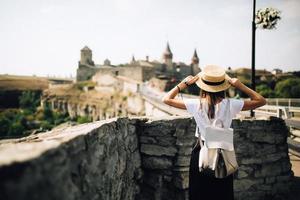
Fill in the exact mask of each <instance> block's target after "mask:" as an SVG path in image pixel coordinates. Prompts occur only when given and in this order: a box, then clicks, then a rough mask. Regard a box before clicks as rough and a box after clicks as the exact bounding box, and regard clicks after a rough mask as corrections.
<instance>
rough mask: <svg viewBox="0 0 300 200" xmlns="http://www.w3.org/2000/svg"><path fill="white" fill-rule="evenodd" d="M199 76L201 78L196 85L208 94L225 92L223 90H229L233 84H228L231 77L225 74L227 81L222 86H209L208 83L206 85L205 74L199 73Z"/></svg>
mask: <svg viewBox="0 0 300 200" xmlns="http://www.w3.org/2000/svg"><path fill="white" fill-rule="evenodd" d="M197 76H198V77H199V78H198V80H197V81H196V82H195V83H196V85H197V86H198V87H199V88H201V89H202V90H205V91H207V92H220V91H223V90H227V89H228V88H230V86H231V84H230V83H229V82H228V80H229V79H230V77H229V76H228V75H227V74H225V81H224V83H222V84H220V85H207V84H206V83H204V82H203V81H202V76H203V72H200V73H198V74H197Z"/></svg>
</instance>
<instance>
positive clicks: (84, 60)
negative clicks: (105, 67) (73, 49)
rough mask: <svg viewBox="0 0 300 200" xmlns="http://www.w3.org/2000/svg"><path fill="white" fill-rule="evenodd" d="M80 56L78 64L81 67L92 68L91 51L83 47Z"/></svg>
mask: <svg viewBox="0 0 300 200" xmlns="http://www.w3.org/2000/svg"><path fill="white" fill-rule="evenodd" d="M80 52H81V54H80V64H81V65H92V66H94V65H95V64H94V61H93V59H92V55H93V54H92V50H91V49H90V48H88V47H87V46H85V47H84V48H83V49H81V51H80Z"/></svg>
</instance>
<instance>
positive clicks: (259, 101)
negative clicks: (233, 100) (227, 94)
mask: <svg viewBox="0 0 300 200" xmlns="http://www.w3.org/2000/svg"><path fill="white" fill-rule="evenodd" d="M229 83H230V84H231V85H232V86H233V87H235V88H237V89H239V90H241V91H242V92H244V93H246V94H247V95H248V96H249V97H250V99H251V100H245V101H244V106H243V108H242V110H253V109H255V108H258V107H261V106H263V105H265V104H266V99H265V98H264V97H263V96H261V95H260V94H258V93H257V92H255V91H254V90H252V89H250V88H249V87H247V86H246V85H244V84H243V83H242V82H241V81H240V80H238V79H237V78H231V79H230V80H229Z"/></svg>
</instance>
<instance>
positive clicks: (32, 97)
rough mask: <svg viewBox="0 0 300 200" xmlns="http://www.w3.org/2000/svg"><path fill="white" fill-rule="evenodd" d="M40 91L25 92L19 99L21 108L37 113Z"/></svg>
mask: <svg viewBox="0 0 300 200" xmlns="http://www.w3.org/2000/svg"><path fill="white" fill-rule="evenodd" d="M40 96H41V92H40V91H24V92H22V95H21V96H20V97H19V104H20V108H22V109H28V110H30V111H32V112H35V111H36V107H37V106H38V105H39V103H40Z"/></svg>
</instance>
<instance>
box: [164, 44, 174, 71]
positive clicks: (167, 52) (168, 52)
mask: <svg viewBox="0 0 300 200" xmlns="http://www.w3.org/2000/svg"><path fill="white" fill-rule="evenodd" d="M163 59H164V64H165V65H166V66H167V71H172V70H173V61H172V59H173V54H172V52H171V49H170V45H169V42H168V43H167V48H166V50H165V52H164V54H163Z"/></svg>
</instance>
